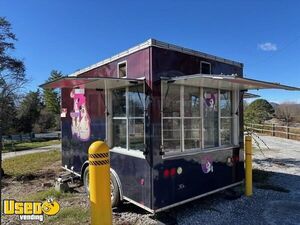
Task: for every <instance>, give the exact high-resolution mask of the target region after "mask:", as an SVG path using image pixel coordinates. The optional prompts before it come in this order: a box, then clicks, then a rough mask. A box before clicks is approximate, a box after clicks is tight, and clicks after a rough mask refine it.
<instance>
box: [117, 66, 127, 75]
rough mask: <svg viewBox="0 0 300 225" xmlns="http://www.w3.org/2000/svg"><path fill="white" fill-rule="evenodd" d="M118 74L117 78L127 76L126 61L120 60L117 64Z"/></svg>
mask: <svg viewBox="0 0 300 225" xmlns="http://www.w3.org/2000/svg"><path fill="white" fill-rule="evenodd" d="M118 75H119V78H122V77H127V63H126V62H121V63H119V64H118Z"/></svg>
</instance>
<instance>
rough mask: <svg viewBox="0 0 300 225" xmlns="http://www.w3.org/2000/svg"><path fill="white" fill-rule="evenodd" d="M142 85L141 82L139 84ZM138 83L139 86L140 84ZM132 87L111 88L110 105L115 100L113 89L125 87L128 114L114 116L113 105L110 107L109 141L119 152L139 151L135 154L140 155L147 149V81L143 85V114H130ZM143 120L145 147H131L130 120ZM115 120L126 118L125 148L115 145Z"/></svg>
mask: <svg viewBox="0 0 300 225" xmlns="http://www.w3.org/2000/svg"><path fill="white" fill-rule="evenodd" d="M139 85H141V84H139ZM139 85H137V86H139ZM130 87H135V85H134V86H130ZM130 87H125V88H116V89H110V91H109V100H110V103H111V104H110V105H111V106H112V100H113V94H112V92H113V90H117V89H125V93H126V94H125V98H126V100H125V102H126V114H125V116H113V108H112V107H111V109H110V112H111V113H110V116H109V118H108V120H109V129H110V132H109V133H110V140H109V143H110V146H111V147H112V149H113V150H114V148H118V152H120V153H128V152H132V153H137V154H134V155H138V156H140V155H139V154H140V153H143V152H144V151H145V143H146V126H145V120H146V111H145V107H146V104H145V103H146V94H145V83H144V84H142V87H143V92H141V93H143V94H144V99H143V98H141V99H143V116H130V115H129V88H130ZM136 119H138V120H143V121H144V129H143V145H144V148H143V149H131V148H129V146H130V143H129V120H136ZM114 120H115V121H116V120H126V148H123V147H118V146H114V141H113V132H114V131H113V129H114Z"/></svg>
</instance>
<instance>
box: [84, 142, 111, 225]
mask: <svg viewBox="0 0 300 225" xmlns="http://www.w3.org/2000/svg"><path fill="white" fill-rule="evenodd" d="M89 188H90V203H91V224H92V225H111V224H112V211H111V196H110V163H109V147H108V146H107V145H106V144H105V143H104V142H102V141H96V142H94V143H93V144H92V145H91V146H90V147H89Z"/></svg>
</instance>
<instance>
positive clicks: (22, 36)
mask: <svg viewBox="0 0 300 225" xmlns="http://www.w3.org/2000/svg"><path fill="white" fill-rule="evenodd" d="M299 9H300V1H296V0H295V1H292V0H287V1H279V0H278V1H276V0H264V1H261V0H258V1H257V0H251V1H230V0H227V1H221V0H218V1H217V0H207V1H201V0H185V1H183V0H170V1H168V0H161V1H141V0H140V1H135V0H132V1H114V0H110V1H105V2H104V1H99V0H87V1H80V0H63V1H62V0H43V1H41V0H26V1H24V0H23V1H22V0H1V1H0V16H4V17H6V19H7V20H8V21H10V22H11V24H12V28H13V32H14V33H15V34H16V36H17V38H18V41H17V42H16V50H15V51H14V52H13V53H12V54H13V55H14V56H16V57H18V58H21V59H23V60H24V62H25V65H26V69H27V70H26V71H27V72H26V73H27V76H28V78H29V80H30V82H29V84H28V85H27V88H26V89H27V91H29V90H36V89H37V88H38V85H40V84H42V83H43V82H44V81H45V80H46V79H47V78H48V77H49V74H50V72H51V70H53V69H55V70H60V71H62V73H63V74H65V75H68V74H70V73H72V72H74V71H76V70H78V69H81V68H84V67H86V66H89V65H91V64H94V63H96V62H98V61H101V60H103V59H106V58H108V57H110V56H112V55H114V54H117V53H119V52H121V51H123V50H126V49H128V48H130V47H133V46H135V45H137V44H139V43H141V42H144V41H146V40H147V39H149V38H155V39H158V40H161V41H165V42H168V43H172V44H176V45H179V46H183V47H187V48H191V49H194V50H198V51H202V52H206V53H209V54H213V55H217V56H220V57H224V58H228V59H232V60H236V61H239V62H242V63H243V64H244V75H245V77H248V78H253V79H260V80H265V81H272V82H279V83H282V84H287V85H292V86H297V87H300V51H299V50H300V16H299ZM252 93H255V94H259V95H260V96H261V97H263V98H265V99H267V100H268V101H272V102H277V103H280V102H285V101H293V102H298V103H300V92H299V91H298V92H290V91H278V90H268V91H267V90H264V91H263V90H260V91H252Z"/></svg>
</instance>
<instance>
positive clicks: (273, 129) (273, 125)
mask: <svg viewBox="0 0 300 225" xmlns="http://www.w3.org/2000/svg"><path fill="white" fill-rule="evenodd" d="M272 136H273V137H275V136H276V135H275V124H274V123H272Z"/></svg>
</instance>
